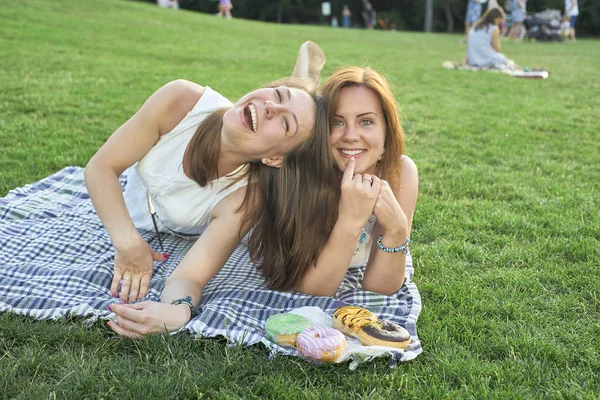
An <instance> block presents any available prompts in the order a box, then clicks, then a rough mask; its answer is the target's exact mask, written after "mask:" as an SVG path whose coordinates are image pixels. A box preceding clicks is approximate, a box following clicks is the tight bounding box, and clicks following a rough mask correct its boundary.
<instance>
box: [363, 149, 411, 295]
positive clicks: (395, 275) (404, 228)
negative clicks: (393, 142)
mask: <svg viewBox="0 0 600 400" xmlns="http://www.w3.org/2000/svg"><path fill="white" fill-rule="evenodd" d="M418 192H419V174H418V171H417V166H416V165H415V163H414V161H413V160H411V159H410V158H409V157H407V156H403V157H402V179H401V184H400V187H399V188H394V189H393V190H392V189H391V188H390V187H389V185H387V183H383V182H382V184H381V190H380V195H379V199H378V201H377V204H376V205H375V215H376V216H377V226H376V229H375V230H374V232H373V237H374V239H373V245H372V247H371V254H370V257H369V263H368V264H367V268H366V270H365V277H364V280H363V289H364V290H370V291H372V292H377V293H382V294H388V295H389V294H392V293H395V292H396V291H398V290H399V289H400V288H401V287H402V284H403V283H404V277H405V273H406V255H405V254H404V253H403V252H397V253H387V252H384V251H382V250H380V249H379V248H378V247H377V243H376V240H377V238H378V237H379V235H382V239H381V243H382V244H383V245H384V246H386V247H398V246H400V245H402V244H404V243H405V241H406V238H407V237H408V236H409V235H410V232H411V227H412V220H413V215H414V210H415V206H416V203H417V196H418Z"/></svg>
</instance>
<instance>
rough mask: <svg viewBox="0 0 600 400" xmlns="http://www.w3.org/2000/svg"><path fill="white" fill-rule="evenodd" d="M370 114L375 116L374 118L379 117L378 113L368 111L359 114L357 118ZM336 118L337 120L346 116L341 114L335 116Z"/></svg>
mask: <svg viewBox="0 0 600 400" xmlns="http://www.w3.org/2000/svg"><path fill="white" fill-rule="evenodd" d="M369 114H373V115H374V116H377V113H376V112H373V111H367V112H365V113H362V114H358V115H357V117H364V116H365V115H369ZM335 117H336V118H344V116H343V115H340V114H335Z"/></svg>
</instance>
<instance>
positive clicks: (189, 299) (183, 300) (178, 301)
mask: <svg viewBox="0 0 600 400" xmlns="http://www.w3.org/2000/svg"><path fill="white" fill-rule="evenodd" d="M171 304H175V305H177V304H185V305H186V306H188V307H189V308H190V311H191V312H192V318H194V317H195V316H196V315H198V313H197V312H196V307H194V305H193V304H192V297H191V296H188V297H185V298H183V297H181V298H179V299H175V300H173V301H172V302H171Z"/></svg>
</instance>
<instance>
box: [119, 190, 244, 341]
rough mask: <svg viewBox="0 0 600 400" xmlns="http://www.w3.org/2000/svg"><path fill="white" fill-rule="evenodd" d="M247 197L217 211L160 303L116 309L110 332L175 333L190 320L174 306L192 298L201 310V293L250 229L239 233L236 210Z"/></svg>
mask: <svg viewBox="0 0 600 400" xmlns="http://www.w3.org/2000/svg"><path fill="white" fill-rule="evenodd" d="M244 194H245V188H242V189H238V190H237V191H235V192H234V193H232V194H230V195H228V196H227V197H225V198H224V199H223V200H221V201H220V202H219V204H218V205H217V206H216V207H215V209H214V210H213V219H212V220H211V222H210V224H209V225H208V227H207V228H206V230H205V231H204V233H203V234H202V235H201V236H200V238H199V239H198V240H197V241H196V243H194V245H193V246H192V248H191V249H190V251H189V252H188V253H187V254H186V256H185V257H184V258H183V260H182V261H181V263H180V264H179V265H178V266H177V268H175V270H174V271H173V273H171V276H169V279H167V282H166V284H165V287H164V289H163V291H162V294H161V298H160V302H154V301H144V302H141V303H138V304H123V305H113V306H112V307H111V309H112V311H113V312H115V314H116V317H117V322H116V323H115V322H110V323H109V326H110V327H111V329H113V330H114V331H115V332H116V333H118V334H119V335H121V336H126V337H140V336H143V335H147V334H152V333H164V332H165V331H167V332H172V331H176V330H178V329H180V328H181V327H183V326H184V325H185V324H186V323H187V322H188V321H189V320H190V319H191V310H190V308H189V306H187V305H185V304H179V305H172V304H171V302H172V301H173V300H175V299H180V298H186V297H188V296H189V297H191V302H192V304H193V305H194V307H197V306H198V304H199V303H200V297H201V295H202V290H203V289H204V287H205V286H206V285H207V283H208V282H209V281H210V280H211V279H212V277H213V276H215V275H216V274H217V273H218V272H219V271H220V270H221V268H223V265H225V263H226V262H227V260H228V259H229V257H230V256H231V254H232V253H233V251H234V250H235V248H236V246H237V245H238V243H239V242H240V239H241V237H243V235H245V234H246V232H248V230H249V228H250V224H247V225H246V226H244V227H243V228H242V229H241V231H240V227H241V226H242V222H243V216H244V214H243V213H242V212H237V210H238V208H239V206H240V205H241V203H242V201H243V197H244Z"/></svg>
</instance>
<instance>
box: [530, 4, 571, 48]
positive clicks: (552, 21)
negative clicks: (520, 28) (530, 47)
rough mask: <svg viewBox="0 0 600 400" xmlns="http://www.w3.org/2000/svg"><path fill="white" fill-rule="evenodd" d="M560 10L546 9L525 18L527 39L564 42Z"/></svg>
mask: <svg viewBox="0 0 600 400" xmlns="http://www.w3.org/2000/svg"><path fill="white" fill-rule="evenodd" d="M560 24H561V13H560V10H546V11H542V12H539V13H536V14H533V15H528V16H527V17H526V18H525V21H524V25H525V29H526V30H527V32H526V34H525V39H529V40H532V39H533V40H536V41H538V42H553V41H557V42H562V40H563V37H562V33H561V28H560Z"/></svg>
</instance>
